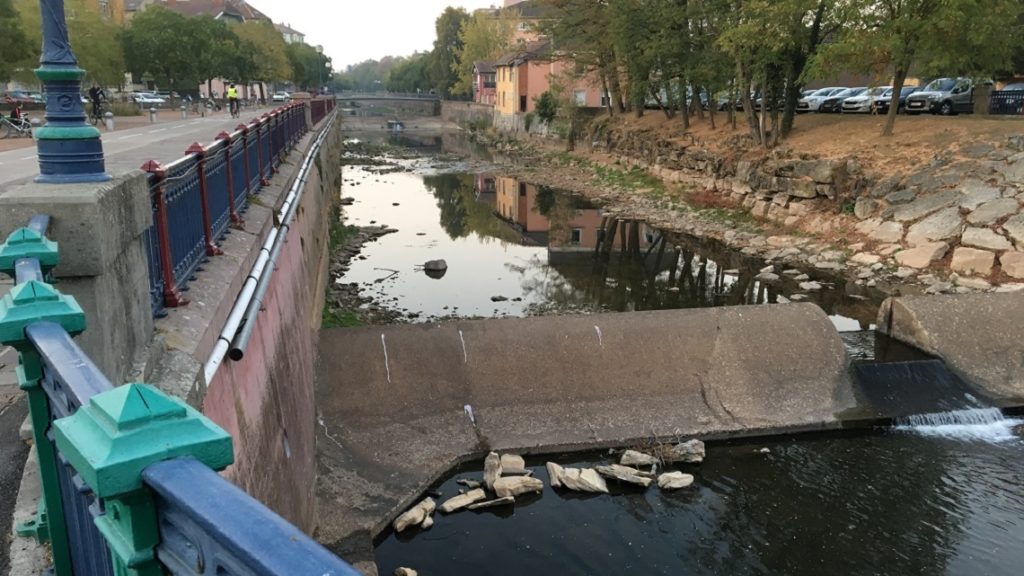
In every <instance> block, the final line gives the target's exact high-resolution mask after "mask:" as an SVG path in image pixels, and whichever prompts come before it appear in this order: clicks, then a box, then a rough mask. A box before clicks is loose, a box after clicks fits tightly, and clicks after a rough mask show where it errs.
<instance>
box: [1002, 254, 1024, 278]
mask: <svg viewBox="0 0 1024 576" xmlns="http://www.w3.org/2000/svg"><path fill="white" fill-rule="evenodd" d="M999 263H1000V264H1001V265H1002V267H1003V272H1004V273H1005V274H1006V275H1007V276H1009V277H1011V278H1017V279H1024V252H1007V253H1005V254H1003V255H1002V256H1000V257H999Z"/></svg>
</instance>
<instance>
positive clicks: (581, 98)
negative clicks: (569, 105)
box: [572, 90, 587, 106]
mask: <svg viewBox="0 0 1024 576" xmlns="http://www.w3.org/2000/svg"><path fill="white" fill-rule="evenodd" d="M572 96H573V99H574V100H576V105H577V106H586V105H587V91H586V90H575V91H573V93H572Z"/></svg>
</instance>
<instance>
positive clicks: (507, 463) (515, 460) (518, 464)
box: [501, 454, 526, 474]
mask: <svg viewBox="0 0 1024 576" xmlns="http://www.w3.org/2000/svg"><path fill="white" fill-rule="evenodd" d="M509 470H526V460H523V457H522V456H520V455H518V454H502V455H501V473H502V474H509Z"/></svg>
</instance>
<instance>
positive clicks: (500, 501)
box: [469, 496, 516, 510]
mask: <svg viewBox="0 0 1024 576" xmlns="http://www.w3.org/2000/svg"><path fill="white" fill-rule="evenodd" d="M515 501H516V499H515V498H513V497H511V496H505V497H504V498H498V499H495V500H488V501H486V502H477V503H476V504H470V505H469V509H470V510H480V509H481V508H494V507H495V506H504V505H506V504H515Z"/></svg>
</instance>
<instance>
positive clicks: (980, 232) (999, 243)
mask: <svg viewBox="0 0 1024 576" xmlns="http://www.w3.org/2000/svg"><path fill="white" fill-rule="evenodd" d="M960 243H961V244H963V245H964V246H972V247H974V248H984V249H986V250H999V251H1002V250H1013V244H1011V243H1010V241H1009V240H1007V239H1006V238H1005V237H1004V236H1002V235H1000V234H997V233H996V232H993V231H992V230H990V229H988V228H968V229H967V230H964V235H963V238H961V239H960Z"/></svg>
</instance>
